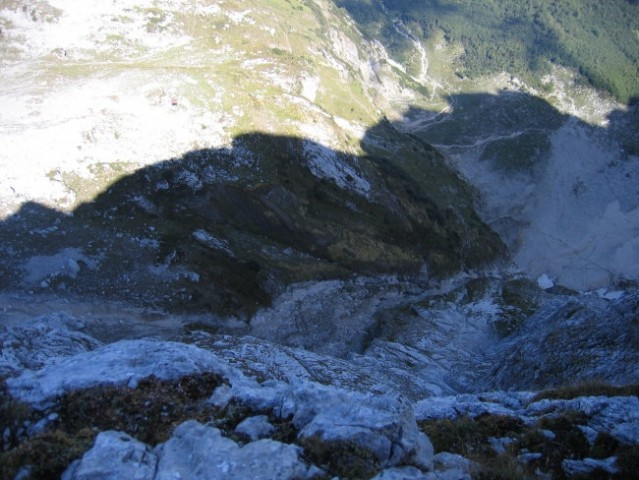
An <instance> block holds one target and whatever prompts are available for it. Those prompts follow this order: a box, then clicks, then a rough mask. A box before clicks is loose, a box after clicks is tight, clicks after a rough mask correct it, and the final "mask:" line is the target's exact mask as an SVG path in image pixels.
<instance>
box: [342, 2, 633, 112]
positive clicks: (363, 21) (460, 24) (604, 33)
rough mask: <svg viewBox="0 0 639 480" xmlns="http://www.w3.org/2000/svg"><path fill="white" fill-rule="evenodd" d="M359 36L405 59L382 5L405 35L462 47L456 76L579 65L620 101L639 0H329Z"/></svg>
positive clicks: (627, 86) (533, 77)
mask: <svg viewBox="0 0 639 480" xmlns="http://www.w3.org/2000/svg"><path fill="white" fill-rule="evenodd" d="M336 3H337V4H338V5H340V6H342V7H344V8H346V9H347V10H348V11H349V12H350V13H351V14H352V15H353V17H354V18H355V19H356V20H357V21H358V22H359V24H360V25H361V27H362V29H363V30H364V31H365V32H366V34H367V35H369V36H370V37H373V38H381V39H383V41H384V43H385V45H386V46H387V47H388V48H390V49H391V51H393V52H394V54H395V55H396V56H397V57H399V58H400V59H402V60H403V61H405V62H408V63H409V64H410V61H411V56H412V54H413V48H412V45H411V44H410V41H409V39H407V38H405V37H402V36H401V35H398V34H397V32H396V31H395V29H394V28H393V24H392V22H393V20H392V19H389V18H388V17H387V16H385V15H384V14H383V12H382V7H381V4H383V6H384V7H385V8H386V9H388V10H389V11H390V12H391V13H392V14H393V16H394V17H395V18H396V19H401V20H402V21H403V22H404V24H406V25H407V26H408V27H409V29H410V30H411V31H412V32H413V34H414V35H415V36H416V37H417V38H419V39H421V40H427V39H429V38H432V37H433V36H435V35H436V34H437V32H443V33H444V35H445V38H446V40H447V41H448V42H450V43H453V44H455V43H457V44H461V45H462V46H463V54H462V55H461V56H459V57H458V59H457V63H456V65H455V67H456V68H455V70H456V73H457V74H458V75H460V76H466V77H471V78H473V77H478V76H482V75H486V74H492V73H499V72H501V71H507V72H509V73H512V74H515V75H518V76H520V77H522V78H524V79H525V80H526V81H527V82H530V83H532V84H535V83H537V84H539V79H540V78H541V77H542V76H543V75H544V74H546V73H548V72H549V66H550V63H554V64H559V65H563V66H566V67H570V68H573V69H575V70H577V71H579V72H580V73H581V74H582V75H583V76H584V78H585V79H587V80H588V81H589V82H590V83H591V84H592V85H593V86H595V87H596V88H599V89H602V90H605V91H608V92H610V93H611V94H613V95H614V96H615V97H617V98H618V99H619V100H621V101H623V102H627V101H628V100H629V99H630V98H632V97H635V96H637V95H638V94H639V33H638V32H639V4H637V2H630V1H627V0H611V1H607V2H600V1H597V0H566V1H546V0H534V1H527V2H525V1H520V0H491V1H483V2H476V1H472V0H430V1H423V0H401V1H400V0H382V1H381V2H380V1H377V0H336Z"/></svg>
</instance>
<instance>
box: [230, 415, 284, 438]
mask: <svg viewBox="0 0 639 480" xmlns="http://www.w3.org/2000/svg"><path fill="white" fill-rule="evenodd" d="M235 431H236V432H237V433H241V434H242V435H246V436H247V437H249V438H250V439H251V440H258V439H260V438H267V437H270V436H271V435H272V434H273V432H274V431H275V427H274V426H273V425H271V423H270V422H269V421H268V417H267V416H266V415H258V416H255V417H249V418H247V419H246V420H244V421H242V422H241V423H240V424H239V425H238V426H237V427H236V428H235Z"/></svg>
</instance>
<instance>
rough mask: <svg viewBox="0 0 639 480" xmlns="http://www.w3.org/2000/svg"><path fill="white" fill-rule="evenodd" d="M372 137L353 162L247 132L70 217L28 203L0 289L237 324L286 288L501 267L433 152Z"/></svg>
mask: <svg viewBox="0 0 639 480" xmlns="http://www.w3.org/2000/svg"><path fill="white" fill-rule="evenodd" d="M372 131H374V132H375V133H374V136H375V137H376V138H377V140H376V141H375V142H372V141H370V138H371V137H370V136H369V139H368V140H367V142H365V143H364V144H363V146H364V148H365V150H366V152H367V153H366V154H365V155H362V156H355V155H350V154H347V153H344V152H339V151H334V150H331V149H329V148H327V147H324V146H322V145H319V144H317V143H315V142H312V141H310V140H307V139H303V138H295V137H286V136H276V135H270V134H265V133H250V134H246V135H242V136H239V137H237V138H236V139H235V140H234V142H233V146H232V148H230V149H202V150H195V151H191V152H188V153H186V154H184V155H183V156H182V157H181V158H178V159H169V160H166V161H163V162H161V163H158V164H156V165H153V166H150V167H146V168H142V169H140V170H138V171H136V172H135V173H133V174H131V175H129V176H126V177H124V178H122V179H120V180H119V181H117V182H116V183H114V184H113V185H111V186H110V187H108V188H107V189H106V190H105V191H104V192H102V193H101V194H99V195H98V196H97V197H96V198H95V199H94V201H92V202H87V203H84V204H82V205H80V206H78V207H77V208H76V209H75V210H74V211H73V214H72V215H67V214H63V213H59V212H56V211H54V210H51V209H48V208H46V207H43V206H41V205H38V204H35V203H27V204H25V205H23V206H22V208H21V210H20V211H19V212H17V213H16V214H15V215H14V216H12V217H11V218H8V219H6V220H5V221H4V222H2V224H1V225H0V234H1V235H2V238H3V239H4V242H3V243H4V248H3V249H2V253H1V255H2V257H3V258H2V263H3V265H4V268H3V270H2V272H1V274H0V282H1V285H2V287H3V288H4V289H9V290H13V289H23V288H27V289H31V290H44V291H52V290H53V291H56V290H67V291H70V292H73V293H77V294H82V295H102V296H106V297H110V298H120V299H125V300H127V301H133V302H141V303H143V304H147V305H157V306H160V307H162V308H168V309H173V310H196V311H212V312H215V313H219V314H225V315H228V314H239V315H241V316H244V315H251V313H252V312H253V311H254V310H255V309H257V308H259V307H261V306H265V305H268V304H269V303H270V301H271V298H272V297H273V295H275V294H277V293H278V292H279V291H281V289H283V288H285V287H286V285H288V284H290V283H293V282H300V281H307V280H320V279H333V278H350V277H353V276H358V275H380V274H390V275H399V276H405V277H410V278H415V279H419V278H421V279H422V280H426V279H428V278H429V277H440V278H441V277H444V276H447V275H450V274H453V273H455V272H458V271H460V270H464V269H472V268H476V267H480V266H481V265H485V264H487V263H489V262H492V261H495V260H498V259H503V258H504V257H505V256H506V250H505V247H504V245H503V244H502V242H501V241H500V239H499V238H498V236H497V235H496V234H495V233H494V232H493V231H492V230H491V229H490V228H488V227H487V226H486V225H484V224H483V223H482V222H481V221H480V220H479V218H478V217H477V215H476V214H475V212H474V210H473V201H474V199H475V192H474V191H473V190H472V189H471V188H470V187H469V186H468V185H467V184H466V183H465V182H464V181H462V180H461V179H460V178H459V176H458V175H457V174H456V173H455V172H454V171H453V170H451V169H450V168H449V167H448V166H447V164H446V162H445V160H444V158H443V157H442V156H441V155H440V154H439V153H438V152H437V151H436V150H434V149H433V148H431V147H430V146H428V145H426V144H424V143H423V142H421V141H419V140H416V139H414V138H412V137H410V136H407V135H403V134H401V133H399V132H398V131H397V130H396V129H395V128H393V127H392V126H391V125H390V123H388V122H382V123H381V124H380V125H378V126H376V127H375V128H374V129H373V130H372ZM380 142H381V143H380ZM383 144H386V145H387V146H388V145H393V147H392V148H391V149H388V148H385V149H383V151H382V150H380V147H379V146H380V145H383Z"/></svg>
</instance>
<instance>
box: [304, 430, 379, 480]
mask: <svg viewBox="0 0 639 480" xmlns="http://www.w3.org/2000/svg"><path fill="white" fill-rule="evenodd" d="M300 444H301V445H302V447H303V448H304V453H305V455H306V456H307V457H308V459H309V460H310V461H311V462H312V463H314V464H315V465H319V466H320V467H322V468H325V469H326V470H327V471H328V473H329V474H330V475H335V476H338V477H340V478H371V477H372V476H373V475H375V474H376V473H377V472H378V471H379V469H380V464H379V461H378V460H377V459H376V458H375V457H374V455H373V454H372V453H371V451H370V450H367V449H365V448H362V447H361V446H359V445H357V444H355V443H354V442H345V441H342V442H338V441H326V440H323V439H322V438H321V437H320V436H319V435H313V436H312V437H308V438H304V439H302V440H301V441H300Z"/></svg>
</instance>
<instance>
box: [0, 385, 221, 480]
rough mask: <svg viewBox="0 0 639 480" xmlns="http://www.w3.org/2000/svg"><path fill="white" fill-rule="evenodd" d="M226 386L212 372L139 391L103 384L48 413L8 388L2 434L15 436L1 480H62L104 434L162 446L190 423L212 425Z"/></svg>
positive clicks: (0, 413) (0, 466)
mask: <svg viewBox="0 0 639 480" xmlns="http://www.w3.org/2000/svg"><path fill="white" fill-rule="evenodd" d="M221 384H222V379H221V377H219V376H218V375H215V374H210V373H205V374H201V375H192V376H185V377H182V378H180V379H177V380H173V381H162V380H159V379H157V378H155V377H150V378H147V379H145V380H142V381H141V382H140V383H139V385H138V387H137V388H134V389H132V388H127V387H118V386H102V387H96V388H91V389H86V390H80V391H75V392H70V393H68V394H66V395H63V396H62V397H60V398H59V399H58V400H57V402H56V405H55V406H54V407H52V409H51V410H48V411H46V412H36V411H34V410H33V409H31V408H30V407H29V406H28V405H25V404H22V403H20V402H17V401H16V400H14V399H13V398H12V397H11V396H10V395H9V394H8V393H7V392H6V386H5V385H2V387H1V391H0V394H2V395H0V431H1V432H5V431H6V432H9V435H8V436H7V440H4V435H3V437H2V441H3V442H4V443H3V444H2V453H0V478H2V479H5V478H7V479H9V478H16V475H18V473H20V475H21V476H20V478H24V479H27V478H29V479H57V478H59V477H60V475H61V474H62V472H63V471H64V470H65V469H66V468H67V466H68V465H69V464H70V463H71V462H72V461H73V460H76V459H77V458H80V457H81V456H82V455H83V454H84V453H85V452H86V451H87V450H88V449H89V448H90V447H91V445H92V443H93V440H94V439H95V436H96V435H97V434H98V433H99V432H100V431H105V430H119V431H122V432H126V433H128V434H129V435H131V436H133V437H135V438H136V439H138V440H140V441H142V442H144V443H148V444H150V445H157V444H158V443H161V442H164V441H166V440H167V439H168V438H169V437H170V435H171V434H172V432H173V429H174V427H175V426H177V425H179V424H180V423H182V422H183V421H185V420H187V419H196V420H199V421H202V422H207V421H209V420H210V419H211V418H215V417H216V416H218V415H219V414H220V412H219V411H218V409H216V408H215V407H213V406H211V405H209V404H208V403H206V400H207V399H208V398H209V397H210V395H211V392H212V391H213V390H214V389H215V388H216V387H217V386H219V385H221ZM51 413H55V414H57V416H56V417H54V418H55V419H53V420H51V421H49V422H48V424H47V426H46V427H45V428H44V430H43V431H41V432H39V433H37V434H35V435H32V436H29V433H28V427H29V426H31V425H34V424H35V423H36V422H38V421H39V420H41V419H43V418H46V417H49V415H51ZM49 418H51V417H49Z"/></svg>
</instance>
